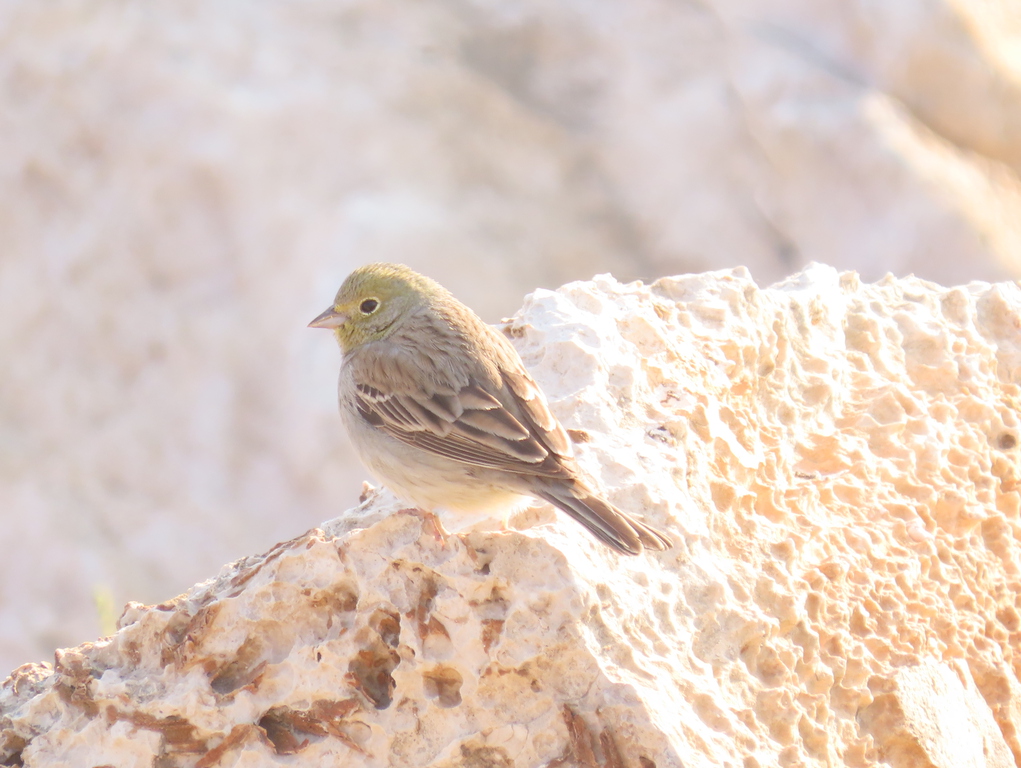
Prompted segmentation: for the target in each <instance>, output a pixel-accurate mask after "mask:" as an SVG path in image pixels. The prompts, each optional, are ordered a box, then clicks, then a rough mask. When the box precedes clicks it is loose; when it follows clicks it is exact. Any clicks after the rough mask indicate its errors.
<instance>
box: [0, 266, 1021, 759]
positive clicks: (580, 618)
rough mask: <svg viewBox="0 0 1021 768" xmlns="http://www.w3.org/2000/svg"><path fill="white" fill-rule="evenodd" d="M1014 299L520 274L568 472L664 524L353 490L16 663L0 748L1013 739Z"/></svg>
mask: <svg viewBox="0 0 1021 768" xmlns="http://www.w3.org/2000/svg"><path fill="white" fill-rule="evenodd" d="M1019 318H1021V288H1019V287H1018V286H1017V285H1016V284H1008V283H1003V284H998V285H990V284H986V283H979V282H975V283H971V284H969V285H967V286H961V287H956V288H949V289H947V288H941V287H939V286H937V285H934V284H932V283H926V282H924V281H921V280H917V279H913V278H911V279H904V280H895V279H886V280H883V281H880V282H879V283H876V284H864V283H862V282H861V281H860V280H859V279H858V277H857V276H856V275H854V274H852V273H843V274H841V273H837V272H836V271H835V270H833V269H831V268H828V267H823V266H819V265H812V266H810V267H809V268H808V269H806V270H805V271H804V272H803V273H801V274H799V275H797V276H795V277H793V278H791V279H790V280H788V281H786V282H784V283H781V284H779V285H777V286H774V287H772V288H768V289H762V288H759V287H758V286H756V284H755V283H754V282H753V281H752V279H751V278H750V277H749V276H748V274H747V273H746V272H745V271H743V270H733V271H723V272H716V273H710V274H704V275H686V276H680V277H673V278H664V279H662V280H659V281H657V282H655V283H653V284H652V285H643V284H641V283H631V284H620V283H617V282H615V281H613V280H612V279H610V278H607V277H600V278H598V279H597V280H595V281H593V282H591V283H572V284H570V285H567V286H565V287H564V288H562V289H560V290H558V291H555V292H550V291H542V292H537V293H536V294H535V295H533V296H532V297H531V298H530V299H529V300H528V301H527V302H526V304H525V307H524V308H523V309H522V310H521V312H520V313H519V314H518V315H517V316H516V317H515V318H514V319H513V320H512V321H510V323H509V324H508V325H507V326H506V330H507V332H508V333H509V335H510V336H511V338H512V339H513V340H514V342H515V344H516V345H517V346H518V348H519V349H520V350H521V352H522V355H523V357H524V359H525V360H526V362H527V363H528V364H529V365H530V367H531V369H532V370H533V372H534V373H535V375H536V377H537V378H538V379H539V381H540V383H541V384H543V385H544V386H545V388H546V389H547V391H549V392H551V393H555V394H553V396H552V406H553V407H554V409H555V410H556V412H557V413H558V414H559V415H560V416H561V418H562V419H563V421H564V423H565V426H567V427H568V428H569V429H570V430H572V435H573V436H574V438H575V439H576V441H577V443H578V451H579V453H580V455H581V461H582V463H583V464H584V465H585V467H586V468H587V469H588V470H589V471H590V472H591V473H592V474H593V475H594V476H596V477H597V478H599V479H600V481H601V482H602V484H603V485H604V487H605V489H606V492H607V493H608V494H609V496H610V498H611V499H612V500H613V501H614V502H615V503H617V504H619V505H620V506H621V507H623V508H625V509H627V510H628V511H630V512H632V513H634V514H636V515H640V516H642V517H643V518H645V519H646V520H648V521H649V522H650V523H651V524H653V525H656V526H658V527H661V528H663V529H665V530H667V531H668V532H669V533H670V534H671V536H672V537H673V539H674V541H675V547H674V549H672V550H670V551H668V552H665V553H659V554H654V555H649V554H646V555H643V556H640V557H636V558H629V557H622V556H618V555H615V554H614V553H613V552H611V551H610V550H608V549H607V548H605V547H602V546H601V545H599V544H598V543H596V542H595V541H594V540H593V539H592V538H591V537H589V536H588V535H587V534H585V533H584V532H583V531H582V530H581V529H580V528H579V527H578V526H577V525H576V524H575V523H573V522H572V521H570V520H565V519H563V518H562V517H559V516H557V515H556V514H554V513H553V512H552V511H551V510H549V509H548V508H540V509H538V510H531V511H527V512H525V513H522V514H520V515H518V516H517V517H516V518H515V519H514V520H513V521H512V522H513V524H514V525H515V526H516V527H517V528H516V529H515V530H510V531H506V532H495V531H485V530H475V531H471V532H468V533H465V534H461V535H446V534H443V533H442V532H441V531H440V530H439V529H438V528H437V527H436V525H435V523H434V521H433V520H432V519H431V518H430V517H428V516H426V515H423V514H421V513H418V512H415V511H411V510H402V509H400V505H398V504H396V503H395V502H394V501H393V500H392V498H391V497H390V496H389V494H387V493H382V492H374V491H368V492H367V493H366V498H365V501H364V502H363V504H362V505H361V506H360V507H358V508H356V509H353V510H351V511H349V512H347V513H345V514H343V515H341V516H340V517H338V518H337V519H335V520H333V521H331V522H329V523H327V524H325V525H324V526H323V528H322V529H315V530H312V531H310V532H309V533H307V534H304V535H302V536H299V537H297V538H295V539H293V540H291V541H287V542H284V543H282V544H279V545H277V546H276V547H275V548H273V549H272V550H271V551H269V552H268V553H266V554H265V555H261V556H256V557H250V558H246V559H244V560H242V561H239V562H237V563H235V564H233V565H230V566H227V567H225V568H224V569H223V570H222V571H221V572H220V574H219V575H218V576H217V577H216V578H215V579H213V580H211V581H209V582H206V583H203V584H199V585H197V586H195V587H194V588H192V589H191V590H189V591H188V592H187V593H185V594H184V595H181V596H180V597H178V598H175V599H174V600H172V601H169V602H167V603H165V604H162V605H156V606H143V605H138V604H133V605H130V606H129V607H128V608H127V610H126V611H125V614H124V616H123V617H122V619H121V629H120V630H119V631H118V632H117V633H116V634H115V635H113V636H112V637H110V638H106V639H103V640H100V641H97V642H95V643H86V644H84V645H82V646H79V647H77V648H74V649H71V650H67V651H62V652H60V653H58V657H57V665H56V667H55V668H54V669H50V668H49V667H47V666H45V665H28V666H25V667H22V668H20V669H18V670H16V671H15V672H14V673H13V675H12V676H11V677H10V678H8V680H7V681H6V682H5V683H4V684H3V686H2V687H0V756H2V758H3V760H4V761H7V762H8V763H13V764H18V761H19V760H20V761H21V764H24V765H26V766H43V765H45V766H69V767H70V766H80V765H104V764H110V765H136V764H138V765H148V764H150V761H151V760H152V759H153V757H156V758H157V764H159V765H161V766H204V767H209V766H216V765H245V766H263V765H267V766H268V765H285V764H286V765H295V764H297V765H310V766H311V765H332V764H343V765H350V766H389V765H402V766H430V768H453V766H514V767H518V766H522V767H524V766H528V767H529V768H532V767H534V768H539V766H550V765H554V766H567V765H571V766H600V767H605V768H620V767H622V766H626V768H649V766H656V768H673V767H679V766H682V765H683V766H687V767H688V768H692V767H695V766H707V767H708V766H720V765H742V766H774V765H818V766H832V765H856V766H880V765H895V766H900V765H915V764H923V763H924V764H926V765H933V766H935V767H936V768H960V766H1007V765H1010V764H1012V761H1017V760H1019V758H1021V743H1019V741H1018V736H1017V734H1018V733H1019V732H1021V716H1019V713H1021V684H1019V682H1018V679H1017V676H1016V671H1015V670H1016V665H1017V659H1016V658H1015V656H1014V653H1015V651H1016V649H1017V648H1018V647H1019V641H1021V619H1019V616H1018V602H1017V595H1018V594H1019V593H1021V582H1019V579H1021V574H1019V562H1021V547H1019V543H1018V539H1019V534H1021V525H1019V511H1021V501H1019V495H1018V483H1017V478H1018V452H1019V450H1021V446H1019V440H1018V430H1019V426H1018V418H1017V399H1018V397H1019V394H1018V393H1019V389H1018V387H1019V383H1021V342H1019V334H1018V328H1019V326H1021V321H1019ZM583 353H584V354H583ZM590 356H591V357H590ZM577 360H591V361H594V362H593V364H592V365H586V366H580V367H579V368H578V369H577V376H576V377H572V376H571V375H570V371H574V370H575V369H574V368H570V369H568V372H567V373H565V368H564V364H565V361H572V365H573V364H574V362H575V361H577ZM623 371H627V372H628V373H627V375H624V374H623V373H622V372H623Z"/></svg>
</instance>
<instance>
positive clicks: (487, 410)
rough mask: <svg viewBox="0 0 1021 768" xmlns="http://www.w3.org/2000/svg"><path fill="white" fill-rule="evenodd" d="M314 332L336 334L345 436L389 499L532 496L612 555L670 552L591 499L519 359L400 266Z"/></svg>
mask: <svg viewBox="0 0 1021 768" xmlns="http://www.w3.org/2000/svg"><path fill="white" fill-rule="evenodd" d="M312 325H314V326H316V327H330V328H335V329H336V333H337V338H338V341H339V342H340V345H341V348H342V349H343V350H344V361H343V364H342V366H341V375H340V384H339V391H340V402H341V413H342V415H343V417H344V422H345V425H346V426H347V429H348V432H349V433H350V435H351V439H352V441H353V442H354V444H355V445H356V447H357V448H358V450H359V453H360V455H361V457H362V459H363V461H365V463H366V464H367V466H368V467H369V469H370V471H372V472H373V474H375V475H376V476H377V477H378V478H379V479H380V480H381V481H382V482H383V483H384V484H385V485H387V486H388V487H389V488H390V489H391V490H392V491H394V492H395V493H397V494H398V495H399V496H402V497H403V498H405V499H407V500H408V501H410V502H412V503H414V504H416V505H418V506H421V507H423V508H426V509H434V508H446V509H452V510H466V511H474V510H476V509H478V508H479V507H486V506H489V505H500V504H505V503H507V502H508V501H510V500H511V499H512V498H513V497H515V496H519V495H530V496H534V497H538V498H540V499H544V500H545V501H548V502H550V503H551V504H553V505H555V506H556V507H558V508H559V509H561V510H563V511H564V512H566V513H567V514H568V515H570V516H571V517H573V518H574V519H575V520H577V521H578V522H580V523H581V524H582V525H583V526H585V528H587V529H588V530H589V531H590V532H591V533H592V534H593V535H595V536H596V537H597V538H598V539H599V540H600V541H602V542H603V543H605V544H607V545H608V546H611V547H613V548H614V549H617V550H618V551H620V552H624V553H627V554H638V553H640V552H641V551H642V549H643V548H647V549H655V550H662V549H666V548H668V547H670V546H671V542H670V540H669V539H668V538H666V537H665V536H664V535H663V534H661V533H659V532H658V531H656V530H654V529H652V528H650V527H649V526H646V525H645V524H643V523H640V522H638V521H637V520H635V519H634V518H631V517H629V516H628V515H626V514H625V513H624V512H622V511H620V510H619V509H617V508H616V507H614V506H612V505H611V504H609V503H608V502H606V501H604V500H603V499H601V498H599V497H598V496H596V495H595V494H594V492H593V491H592V490H591V489H590V487H589V485H588V484H587V482H586V481H585V480H584V478H583V476H582V473H581V471H580V469H579V468H578V466H577V464H576V463H575V461H574V458H573V456H572V451H571V444H570V441H569V440H568V437H567V434H566V432H565V431H564V429H563V427H562V426H561V425H560V423H559V422H558V421H557V420H556V418H555V417H554V416H553V414H552V412H551V411H550V409H549V406H548V405H547V404H546V399H545V397H544V396H543V394H542V392H541V391H540V390H539V387H538V386H537V385H536V384H535V382H534V381H533V380H532V377H531V376H530V375H529V374H528V371H526V370H525V367H524V365H523V364H522V362H521V359H520V357H518V354H517V352H516V351H515V350H514V348H513V347H512V346H511V345H510V343H509V342H508V341H507V340H506V339H505V338H504V337H503V336H502V335H501V334H499V333H498V332H497V331H495V330H494V329H493V328H491V327H490V326H488V325H486V324H485V323H484V322H482V320H481V319H480V318H479V317H478V316H477V315H475V313H474V312H472V311H471V310H470V309H468V308H467V307H466V306H464V305H463V304H461V303H460V302H458V301H457V300H456V299H455V298H454V297H453V296H451V295H450V294H449V293H448V292H447V291H446V290H445V289H443V288H442V287H440V286H439V285H438V284H436V283H434V282H433V281H431V280H429V279H428V278H425V277H423V276H421V275H418V274H417V273H415V272H412V271H411V270H410V269H408V268H407V267H403V266H400V265H392V264H373V265H369V266H368V267H362V268H360V269H359V270H356V271H355V272H354V273H352V275H351V276H350V277H348V279H347V280H346V281H345V282H344V285H343V286H341V289H340V291H339V292H338V294H337V298H336V301H335V303H334V305H333V307H331V308H330V309H328V310H327V311H326V312H324V313H323V314H322V315H320V316H319V317H318V318H316V320H314V321H313V322H312Z"/></svg>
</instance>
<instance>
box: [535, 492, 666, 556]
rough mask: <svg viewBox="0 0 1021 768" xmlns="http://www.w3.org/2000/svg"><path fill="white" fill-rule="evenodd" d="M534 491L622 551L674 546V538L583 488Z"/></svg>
mask: <svg viewBox="0 0 1021 768" xmlns="http://www.w3.org/2000/svg"><path fill="white" fill-rule="evenodd" d="M537 495H538V496H539V497H541V498H542V499H545V500H546V501H548V502H549V503H550V504H552V505H553V506H555V507H558V508H559V509H562V510H563V511H564V512H566V513H567V514H569V515H570V516H571V517H573V518H574V519H575V520H577V521H578V522H579V523H581V524H582V525H584V526H585V527H586V528H587V529H588V530H589V532H590V533H592V535H594V536H595V537H596V538H597V539H599V540H600V541H601V542H603V543H604V544H606V545H607V546H609V547H612V548H613V549H616V550H617V551H618V552H622V553H624V554H625V555H638V554H641V552H642V550H643V549H654V550H664V549H669V548H670V547H672V546H673V542H672V541H670V539H668V538H667V537H666V536H664V535H663V534H662V533H660V532H659V531H657V530H656V529H655V528H650V527H649V526H647V525H646V524H645V523H640V522H638V521H637V520H635V519H634V518H633V517H630V516H628V515H626V514H624V513H623V512H621V511H620V510H619V509H617V508H616V507H615V506H613V505H612V504H610V503H609V502H607V501H603V500H602V499H600V498H599V497H598V496H595V495H593V494H591V493H589V492H588V491H587V490H585V489H584V488H571V487H570V486H563V487H559V488H551V489H549V490H542V491H539V492H538V494H537Z"/></svg>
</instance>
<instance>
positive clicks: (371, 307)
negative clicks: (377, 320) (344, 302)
mask: <svg viewBox="0 0 1021 768" xmlns="http://www.w3.org/2000/svg"><path fill="white" fill-rule="evenodd" d="M358 309H359V310H361V313H362V314H363V315H371V314H372V313H373V312H375V311H376V310H377V309H379V300H378V299H366V300H365V301H363V302H362V303H361V304H359V305H358Z"/></svg>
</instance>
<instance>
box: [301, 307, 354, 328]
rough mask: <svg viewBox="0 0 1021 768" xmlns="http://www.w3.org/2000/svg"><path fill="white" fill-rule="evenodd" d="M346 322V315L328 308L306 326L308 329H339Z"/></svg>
mask: <svg viewBox="0 0 1021 768" xmlns="http://www.w3.org/2000/svg"><path fill="white" fill-rule="evenodd" d="M346 322H347V315H345V314H343V313H341V312H338V311H337V310H335V309H334V308H333V307H330V308H329V309H327V310H326V311H325V312H323V313H322V314H321V315H319V317H317V318H316V319H315V320H313V321H312V322H311V323H309V324H308V327H309V328H339V327H340V326H342V325H343V324H344V323H346Z"/></svg>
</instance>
